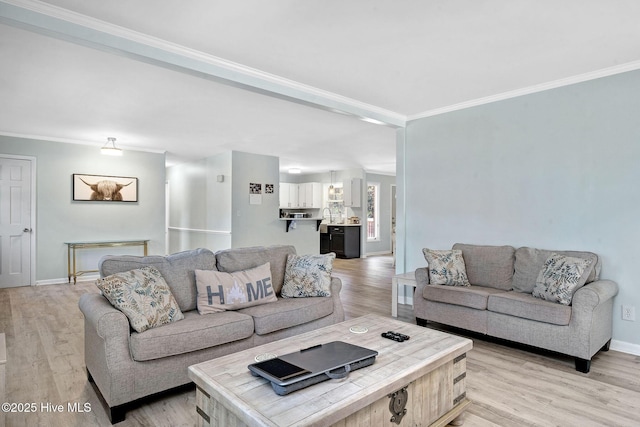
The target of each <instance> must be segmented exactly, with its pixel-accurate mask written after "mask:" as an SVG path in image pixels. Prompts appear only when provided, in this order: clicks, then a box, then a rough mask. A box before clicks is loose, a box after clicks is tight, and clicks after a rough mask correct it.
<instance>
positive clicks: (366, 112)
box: [0, 0, 406, 128]
mask: <svg viewBox="0 0 640 427" xmlns="http://www.w3.org/2000/svg"><path fill="white" fill-rule="evenodd" d="M0 22H4V23H6V24H8V25H12V26H15V27H19V28H23V29H27V30H30V31H33V32H36V33H40V34H43V35H47V36H51V37H56V38H59V39H62V40H65V41H70V42H73V43H77V44H81V45H84V46H89V47H92V48H95V49H99V50H103V51H107V52H111V53H116V54H119V55H122V56H126V57H129V58H132V59H136V60H140V61H143V62H147V63H151V64H154V65H157V66H161V67H165V68H169V69H172V70H177V71H181V72H184V73H188V74H192V75H196V76H198V77H202V78H207V79H211V80H214V81H217V82H219V83H223V84H227V85H231V86H235V87H239V88H242V89H246V90H251V91H254V92H258V93H262V94H266V95H269V96H273V97H277V98H281V99H285V100H288V101H291V102H295V103H298V104H303V105H308V106H312V107H316V108H320V109H323V110H325V111H330V112H334V113H336V112H337V113H342V114H347V115H350V116H354V117H356V118H359V119H369V120H374V121H377V122H382V124H384V125H387V126H391V127H395V128H398V127H404V126H405V123H406V116H405V115H403V114H399V113H396V112H394V111H390V110H386V109H384V108H380V107H377V106H375V105H370V104H367V103H364V102H360V101H358V100H355V99H352V98H348V97H345V96H342V95H338V94H336V93H333V92H328V91H325V90H322V89H319V88H316V87H313V86H309V85H305V84H302V83H299V82H296V81H293V80H289V79H286V78H283V77H280V76H277V75H274V74H270V73H267V72H264V71H261V70H257V69H254V68H251V67H247V66H244V65H242V64H238V63H235V62H232V61H227V60H225V59H222V58H219V57H216V56H213V55H209V54H206V53H204V52H200V51H197V50H194V49H190V48H187V47H185V46H181V45H178V44H175V43H171V42H168V41H166V40H162V39H159V38H157V37H152V36H149V35H147V34H143V33H140V32H137V31H133V30H130V29H128V28H124V27H120V26H117V25H114V24H110V23H108V22H104V21H101V20H98V19H95V18H91V17H89V16H86V15H81V14H79V13H76V12H72V11H70V10H67V9H63V8H60V7H57V6H53V5H51V4H47V3H43V2H41V1H37V0H2V1H0Z"/></svg>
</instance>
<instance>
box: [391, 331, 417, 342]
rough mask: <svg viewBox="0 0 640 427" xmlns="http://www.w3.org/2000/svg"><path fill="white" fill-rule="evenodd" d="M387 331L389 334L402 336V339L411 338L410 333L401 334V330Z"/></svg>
mask: <svg viewBox="0 0 640 427" xmlns="http://www.w3.org/2000/svg"><path fill="white" fill-rule="evenodd" d="M387 333H388V334H393V335H395V336H397V337H400V338H402V339H403V340H405V341H406V340H408V339H409V338H411V337H410V336H409V335H404V334H401V333H400V332H393V331H389V332H387Z"/></svg>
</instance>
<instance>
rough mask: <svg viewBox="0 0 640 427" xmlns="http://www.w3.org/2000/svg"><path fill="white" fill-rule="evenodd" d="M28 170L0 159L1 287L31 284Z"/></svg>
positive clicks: (27, 163)
mask: <svg viewBox="0 0 640 427" xmlns="http://www.w3.org/2000/svg"><path fill="white" fill-rule="evenodd" d="M31 168H32V162H31V161H30V160H26V159H18V158H11V157H0V287H2V288H8V287H14V286H28V285H30V284H31V234H32V232H33V231H32V226H31Z"/></svg>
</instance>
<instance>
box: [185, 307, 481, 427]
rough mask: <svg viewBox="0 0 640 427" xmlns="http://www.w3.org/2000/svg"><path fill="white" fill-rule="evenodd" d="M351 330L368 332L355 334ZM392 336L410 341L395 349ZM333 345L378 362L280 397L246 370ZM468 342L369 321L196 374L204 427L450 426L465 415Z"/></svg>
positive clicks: (194, 369) (211, 364)
mask: <svg viewBox="0 0 640 427" xmlns="http://www.w3.org/2000/svg"><path fill="white" fill-rule="evenodd" d="M351 327H364V328H367V329H368V332H365V333H353V332H351V331H350V328H351ZM389 330H392V331H395V332H400V333H402V334H405V335H409V336H410V337H411V339H410V340H408V341H405V342H396V341H392V340H389V339H386V338H383V337H381V336H380V334H381V333H383V332H387V331H389ZM330 341H345V342H349V343H352V344H356V345H360V346H362V347H367V348H370V349H372V350H376V351H378V353H379V354H378V356H377V357H376V362H375V363H374V364H373V365H371V366H368V367H365V368H362V369H359V370H356V371H352V372H351V373H350V374H349V377H348V378H346V379H342V380H328V381H325V382H322V383H319V384H315V385H312V386H310V387H307V388H305V389H302V390H298V391H295V392H293V393H291V394H288V395H286V396H278V395H277V394H276V393H275V392H274V391H273V389H272V388H271V385H270V383H269V382H268V381H266V380H265V379H263V378H260V377H254V376H252V375H251V373H250V372H249V370H248V369H247V365H249V364H251V363H254V362H255V357H256V356H257V355H260V354H264V353H273V354H276V355H282V354H286V353H291V352H295V351H298V350H300V349H304V348H308V347H311V346H313V345H317V344H323V343H327V342H330ZM471 348H472V342H471V340H469V339H466V338H462V337H458V336H455V335H451V334H447V333H445V332H441V331H436V330H433V329H428V328H423V327H420V326H416V325H412V324H409V323H404V322H400V321H398V320H394V319H391V318H387V317H381V316H376V315H367V316H363V317H359V318H356V319H351V320H348V321H346V322H342V323H338V324H336V325H332V326H328V327H325V328H321V329H317V330H315V331H312V332H308V333H305V334H301V335H297V336H294V337H290V338H286V339H283V340H280V341H275V342H272V343H269V344H265V345H261V346H258V347H254V348H252V349H249V350H245V351H241V352H238V353H235V354H231V355H228V356H224V357H220V358H217V359H213V360H210V361H207V362H204V363H199V364H197V365H193V366H190V367H189V377H190V378H191V379H192V380H193V382H195V384H196V410H197V412H198V414H199V415H198V425H199V426H330V425H336V426H350V425H366V426H396V425H401V426H410V425H438V426H443V425H446V424H447V423H449V422H451V421H452V420H454V419H456V418H458V420H460V418H459V416H460V415H461V414H462V412H463V411H464V409H465V408H466V406H467V405H468V404H469V403H470V402H469V400H468V399H467V398H466V392H465V376H466V353H467V352H468V351H469V350H471Z"/></svg>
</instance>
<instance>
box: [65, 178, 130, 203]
mask: <svg viewBox="0 0 640 427" xmlns="http://www.w3.org/2000/svg"><path fill="white" fill-rule="evenodd" d="M72 184H73V200H74V201H99V202H137V201H138V178H134V177H128V176H105V175H83V174H77V173H74V174H73V175H72Z"/></svg>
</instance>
